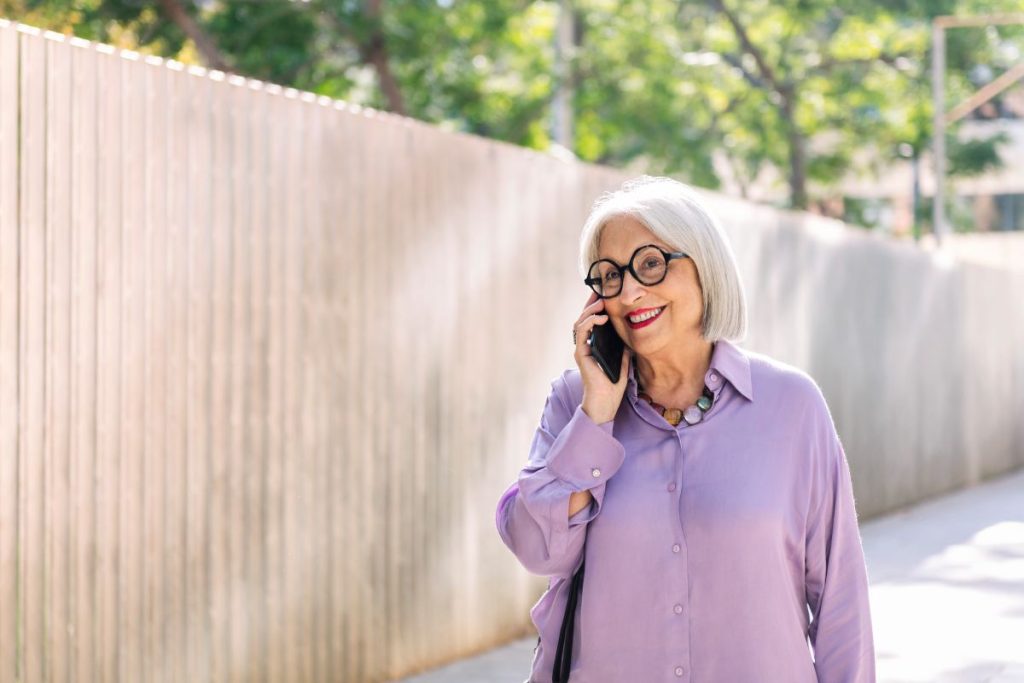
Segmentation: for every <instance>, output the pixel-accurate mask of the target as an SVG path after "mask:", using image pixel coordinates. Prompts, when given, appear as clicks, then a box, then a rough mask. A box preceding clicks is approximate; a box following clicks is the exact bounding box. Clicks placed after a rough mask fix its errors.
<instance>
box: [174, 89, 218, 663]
mask: <svg viewBox="0 0 1024 683" xmlns="http://www.w3.org/2000/svg"><path fill="white" fill-rule="evenodd" d="M201 73H202V72H200V73H192V72H191V71H190V72H189V73H188V74H187V77H186V79H185V84H184V85H185V96H186V98H187V100H188V102H189V110H188V118H187V122H188V126H187V130H188V140H187V141H183V143H182V144H184V145H187V147H188V167H187V168H188V170H187V178H188V182H187V187H188V190H187V200H186V201H187V202H188V213H187V220H186V223H185V225H186V235H187V236H186V242H187V244H188V252H187V255H186V263H187V279H188V285H187V287H186V290H185V291H186V292H187V294H188V301H187V319H188V322H187V333H186V342H187V358H188V367H187V371H186V376H187V378H188V379H187V383H186V389H185V394H186V396H187V410H186V418H185V419H186V424H187V430H186V438H187V443H186V447H187V451H186V456H185V464H186V489H187V501H186V504H187V511H186V515H185V517H186V526H185V553H186V557H187V566H186V572H185V598H186V604H185V608H186V613H187V614H188V619H187V624H188V627H187V631H186V633H185V634H183V636H184V637H185V638H186V656H185V661H186V680H190V681H196V680H209V679H212V674H211V657H212V651H213V650H214V648H215V647H216V644H215V643H213V628H212V619H211V604H210V556H211V548H210V519H211V516H212V515H213V514H215V511H213V510H211V509H210V488H211V486H212V482H211V480H210V467H211V466H210V458H211V447H210V438H211V436H210V434H211V428H210V401H211V399H210V386H211V376H210V373H211V351H210V348H211V336H210V335H211V320H212V319H211V316H212V315H213V312H212V309H211V291H210V290H211V286H212V280H211V273H212V268H213V265H212V264H213V254H212V252H211V244H212V239H211V235H212V232H213V226H214V224H213V221H212V217H211V202H212V194H213V190H212V189H211V188H212V183H213V177H212V161H213V129H212V106H213V103H212V99H211V98H212V91H213V85H214V84H213V82H212V81H211V80H210V79H209V78H206V77H205V76H204V75H201Z"/></svg>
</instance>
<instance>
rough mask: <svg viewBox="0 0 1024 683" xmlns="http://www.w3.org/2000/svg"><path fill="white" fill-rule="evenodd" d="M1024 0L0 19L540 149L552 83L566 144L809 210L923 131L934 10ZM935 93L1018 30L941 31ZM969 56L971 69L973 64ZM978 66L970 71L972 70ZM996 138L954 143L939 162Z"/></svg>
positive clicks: (353, 2) (78, 1) (171, 3)
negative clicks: (764, 192)
mask: <svg viewBox="0 0 1024 683" xmlns="http://www.w3.org/2000/svg"><path fill="white" fill-rule="evenodd" d="M1015 10H1019V0H885V1H882V0H703V1H687V0H642V1H641V0H576V1H575V2H574V3H573V10H572V11H573V17H572V21H573V26H574V32H573V33H574V43H575V44H574V45H573V47H572V50H571V52H570V54H569V60H570V70H569V76H568V80H567V82H566V83H564V84H559V83H558V81H557V79H556V78H555V76H554V73H555V69H554V66H555V49H554V37H555V32H556V25H557V20H558V12H559V3H558V2H557V1H553V0H548V1H541V0H538V1H531V0H487V1H486V2H485V1H483V0H387V1H385V0H308V1H292V0H212V1H210V2H208V3H204V4H203V5H201V6H197V5H195V4H192V3H191V2H190V1H189V0H45V1H43V0H0V14H2V15H5V16H8V17H11V18H14V19H17V20H20V21H24V22H26V23H32V24H35V25H39V26H43V27H45V28H50V29H53V30H57V31H64V32H68V33H70V32H74V33H75V34H76V35H79V36H82V37H85V38H89V39H93V40H98V41H103V42H111V43H114V44H116V45H119V46H122V47H129V48H132V49H137V50H140V51H142V52H148V53H152V54H160V55H164V56H169V57H174V58H177V59H179V60H182V61H185V62H193V63H196V62H198V63H204V64H207V65H209V66H213V67H215V68H221V69H225V70H229V71H234V72H237V73H241V74H244V75H247V76H251V77H254V78H259V79H263V80H268V81H273V82H277V83H281V84H283V85H289V86H293V87H296V88H300V89H303V90H310V91H313V92H316V93H320V94H325V95H329V96H332V97H337V98H343V99H347V100H350V101H355V102H359V103H361V104H364V105H368V106H373V107H377V108H382V109H388V110H391V111H395V112H398V113H402V114H406V115H409V116H414V117H416V118H419V119H422V120H426V121H430V122H434V123H437V124H440V125H442V126H445V127H449V128H454V129H458V130H464V131H468V132H472V133H477V134H481V135H486V136H489V137H492V138H497V139H502V140H506V141H509V142H512V143H515V144H520V145H526V146H529V147H534V148H538V149H543V148H546V147H547V146H549V145H550V143H551V140H550V132H549V127H550V126H549V118H550V107H551V101H552V98H553V95H554V93H555V90H556V88H558V87H560V86H563V85H564V86H565V87H568V88H571V89H572V103H573V123H574V140H573V141H572V147H573V151H574V152H575V153H576V154H577V155H578V156H579V157H580V158H582V159H584V160H589V161H596V162H600V163H606V164H615V165H625V164H629V163H631V162H634V161H636V160H638V159H639V160H643V162H644V165H645V168H648V169H650V170H652V171H654V172H662V173H671V174H674V175H679V176H682V177H685V178H688V179H689V180H690V181H691V182H694V183H696V184H699V185H704V186H708V187H717V186H719V185H720V183H721V182H722V180H723V177H724V176H726V175H727V176H728V177H729V178H730V179H731V180H732V182H734V183H737V184H738V186H739V187H740V190H741V191H744V189H745V188H747V187H748V186H750V185H752V184H753V183H754V182H755V181H756V180H757V179H759V178H761V179H762V181H763V179H764V178H765V177H771V175H772V173H774V174H775V175H776V176H777V177H778V178H780V179H781V180H780V182H783V183H784V184H785V186H786V188H787V193H788V202H787V203H788V204H789V205H790V206H794V207H806V206H808V204H810V203H813V201H814V200H815V198H819V197H825V196H828V195H829V194H830V193H831V192H832V190H831V188H832V187H833V186H834V185H835V183H837V182H838V181H839V180H840V179H841V178H843V177H844V176H845V175H846V174H848V173H850V172H851V171H861V172H870V171H871V169H872V167H873V166H875V167H877V166H879V165H884V164H887V163H890V162H891V161H892V160H893V159H894V158H896V156H897V149H899V148H900V147H901V146H902V147H903V148H906V146H907V145H910V147H911V149H912V150H913V151H914V154H915V155H919V154H920V152H921V151H922V150H924V149H925V148H926V147H927V146H928V145H929V141H930V138H931V119H932V104H931V83H930V22H931V19H932V18H933V17H935V16H938V15H943V14H982V13H993V12H1001V11H1002V12H1012V11H1015ZM947 46H948V65H949V66H948V70H947V91H948V94H949V101H950V102H955V101H960V100H962V99H964V98H965V97H967V96H968V95H969V94H970V93H971V92H974V91H975V90H976V89H977V87H978V83H976V82H971V74H972V73H975V74H976V69H977V67H978V66H979V65H983V66H985V67H986V68H988V69H989V70H990V72H991V73H992V74H993V75H997V74H998V73H999V72H1001V71H1003V70H1005V69H1006V68H1007V67H1009V66H1011V65H1012V62H1013V61H1014V60H1020V59H1021V54H1022V53H1024V27H1021V26H1005V27H998V28H992V27H990V28H977V29H957V30H952V31H949V32H948V38H947ZM972 70H974V71H972ZM975 80H977V79H975ZM999 142H1000V140H999V139H991V140H981V141H978V140H975V141H972V142H969V143H965V144H961V143H959V142H958V141H957V139H956V137H955V136H954V137H953V138H951V150H950V156H951V160H952V161H951V163H950V168H951V170H952V171H953V172H972V169H973V170H975V171H976V169H978V168H989V167H991V166H992V165H994V164H996V165H997V164H998V163H999V157H998V154H997V153H996V149H997V145H998V144H999Z"/></svg>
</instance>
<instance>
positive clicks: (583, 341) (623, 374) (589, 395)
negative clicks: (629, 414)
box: [573, 292, 630, 424]
mask: <svg viewBox="0 0 1024 683" xmlns="http://www.w3.org/2000/svg"><path fill="white" fill-rule="evenodd" d="M610 324H611V321H610V320H609V318H608V315H607V314H606V313H605V312H604V299H602V298H600V297H599V296H597V294H596V293H594V292H591V293H590V298H589V299H587V303H586V305H585V306H584V307H583V312H582V313H581V314H580V317H579V318H578V319H577V320H576V325H575V326H574V328H575V330H576V352H575V353H574V354H573V358H575V359H576V365H578V366H579V369H580V376H581V377H582V378H583V412H585V413H586V414H587V415H588V416H589V417H590V419H591V420H593V421H594V422H596V423H597V424H601V423H602V422H607V421H608V420H611V419H614V418H615V413H617V412H618V410H619V404H620V403H621V402H622V396H623V395H624V394H625V393H626V383H627V382H628V381H629V363H630V359H629V354H630V350H629V347H628V346H624V347H623V349H622V361H621V362H622V366H621V369H620V371H619V381H618V382H617V383H615V384H612V381H611V380H610V379H608V375H606V374H604V370H602V369H601V365H600V364H599V363H598V362H597V360H596V359H595V358H594V354H593V353H591V350H590V344H588V343H587V339H589V338H590V331H591V330H592V329H593V328H594V325H610Z"/></svg>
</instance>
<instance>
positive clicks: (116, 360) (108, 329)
mask: <svg viewBox="0 0 1024 683" xmlns="http://www.w3.org/2000/svg"><path fill="white" fill-rule="evenodd" d="M97 50H98V52H97V55H96V58H97V86H96V90H97V92H99V93H102V94H103V96H102V97H100V98H99V99H98V102H97V111H96V116H97V131H96V132H97V148H98V149H102V150H103V154H101V155H99V156H98V158H97V167H96V179H97V194H98V199H97V206H96V209H97V210H96V225H97V231H98V232H97V244H96V254H97V264H96V267H97V279H96V287H97V292H96V319H97V329H96V453H97V456H98V457H97V469H96V505H97V509H96V612H95V613H94V614H93V616H92V619H93V631H94V633H95V642H96V646H95V647H96V662H95V667H94V671H95V678H96V680H98V681H115V680H117V675H118V654H117V653H118V651H119V649H120V640H119V633H120V625H119V621H120V605H121V603H120V599H119V596H120V588H119V587H120V581H121V579H120V577H121V561H120V542H121V531H120V530H121V519H120V515H119V501H120V480H121V479H120V478H121V474H120V468H121V460H122V453H123V451H122V448H121V429H122V422H121V416H120V405H121V372H122V365H121V348H122V346H121V308H122V301H121V292H122V289H121V280H122V270H123V265H122V263H123V261H122V240H121V216H122V206H121V197H122V193H121V155H122V150H123V149H124V147H123V141H122V137H121V134H122V129H121V121H122V112H121V92H122V90H121V80H122V79H121V66H122V64H121V58H120V56H119V55H116V54H112V51H111V50H109V49H107V48H104V47H99V48H97ZM100 454H102V455H100Z"/></svg>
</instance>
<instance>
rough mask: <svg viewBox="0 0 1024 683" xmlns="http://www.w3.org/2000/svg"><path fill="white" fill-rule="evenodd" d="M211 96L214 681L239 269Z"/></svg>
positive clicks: (219, 96)
mask: <svg viewBox="0 0 1024 683" xmlns="http://www.w3.org/2000/svg"><path fill="white" fill-rule="evenodd" d="M214 86H215V87H214V88H213V89H212V91H211V100H210V106H211V109H210V113H211V118H212V123H213V137H212V140H211V142H212V145H211V146H212V149H213V159H212V162H211V163H212V171H213V177H212V183H211V185H212V187H213V188H214V192H213V194H212V195H211V217H212V222H211V224H210V240H211V247H210V248H211V265H212V273H211V275H212V279H211V281H210V285H211V289H210V298H211V306H212V310H211V311H210V322H211V326H212V329H211V337H210V346H209V352H210V356H211V361H210V377H209V382H210V385H211V389H210V390H211V396H210V445H211V450H210V454H209V457H210V465H209V466H210V468H211V471H210V477H211V479H210V489H209V491H210V493H209V505H210V511H209V529H210V532H209V539H208V542H209V548H210V560H209V562H210V593H209V600H210V606H209V608H210V611H211V619H212V623H211V625H210V628H211V633H210V645H211V647H210V676H211V678H212V679H213V680H215V681H226V680H229V663H230V661H231V660H230V654H231V650H230V649H229V647H230V642H229V639H228V636H229V630H230V605H231V595H230V591H229V590H228V578H229V566H228V562H229V552H230V551H229V547H228V546H229V543H230V538H229V534H230V529H229V523H228V515H229V514H230V509H229V507H228V505H229V501H230V493H231V491H230V481H229V479H228V478H229V477H230V471H229V467H228V462H229V457H230V447H231V443H230V430H231V425H230V422H229V420H230V419H231V405H230V401H231V395H230V394H231V385H230V381H231V374H230V373H231V357H230V354H231V334H232V331H231V305H232V297H231V272H232V269H233V267H234V264H233V253H232V247H231V237H232V236H231V209H232V207H231V202H230V194H229V189H228V188H229V185H228V183H229V181H230V177H229V175H228V168H229V163H230V160H231V145H232V138H231V127H230V126H231V121H230V114H231V101H230V92H231V91H230V89H229V88H227V87H226V84H225V83H224V79H223V74H217V77H216V78H215V80H214Z"/></svg>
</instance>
